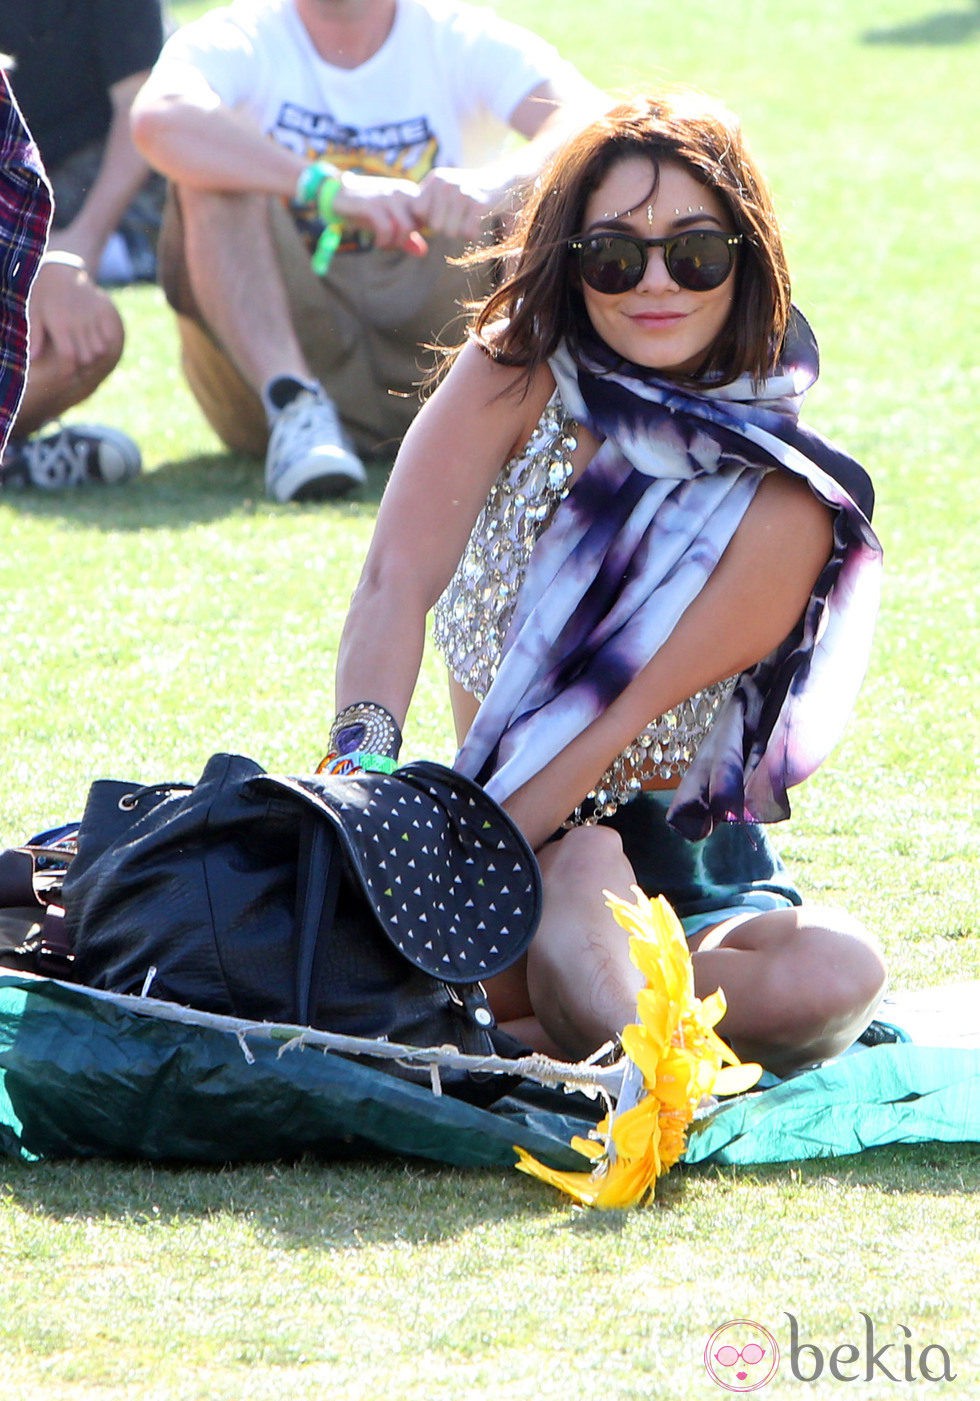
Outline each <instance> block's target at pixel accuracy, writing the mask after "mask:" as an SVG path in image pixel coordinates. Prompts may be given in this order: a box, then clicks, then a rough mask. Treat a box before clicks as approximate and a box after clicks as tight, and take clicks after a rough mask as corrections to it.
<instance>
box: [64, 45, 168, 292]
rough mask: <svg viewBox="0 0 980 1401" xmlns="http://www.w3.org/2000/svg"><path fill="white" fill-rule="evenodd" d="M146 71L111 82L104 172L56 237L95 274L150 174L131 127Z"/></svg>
mask: <svg viewBox="0 0 980 1401" xmlns="http://www.w3.org/2000/svg"><path fill="white" fill-rule="evenodd" d="M146 76H147V74H146V72H142V73H132V74H130V76H129V77H127V78H123V79H121V80H120V81H119V82H118V83H113V85H112V86H111V87H110V89H109V97H110V99H111V102H112V122H111V125H110V127H109V131H108V133H107V136H106V143H105V150H104V153H103V157H102V164H101V166H100V167H99V173H98V175H97V176H96V178H95V181H94V183H93V185H92V188H91V189H90V190H89V192H88V194H87V196H86V197H85V202H84V204H83V205H82V207H81V209H80V210H79V211H78V214H77V215H76V216H75V218H74V219H73V220H72V221H71V223H70V224H66V225H65V227H64V228H61V229H58V230H56V231H55V232H53V233H52V236H51V246H52V248H59V249H64V250H65V251H68V252H71V253H77V254H78V255H79V257H80V258H81V259H82V261H83V262H84V263H85V265H86V267H87V268H89V269H91V270H92V273H93V276H94V273H95V270H96V269H97V268H98V265H99V259H100V258H101V256H102V250H103V248H104V247H105V245H106V243H107V241H108V239H109V236H110V235H111V234H112V233H113V231H114V230H115V229H116V228H117V227H118V225H119V220H120V218H121V217H122V214H123V211H124V210H125V209H126V207H127V206H128V204H129V202H130V200H131V199H132V198H133V196H134V195H135V194H136V193H137V191H138V190H139V188H140V186H141V185H142V184H143V181H144V180H145V179H146V177H147V175H148V174H149V166H148V165H147V163H146V161H145V160H144V159H143V157H142V156H141V155H140V154H139V152H138V151H137V150H136V148H135V146H134V145H133V140H132V136H131V135H130V129H129V118H130V110H131V108H132V105H133V99H134V98H135V96H136V94H137V92H138V91H139V89H140V87H141V86H142V84H143V81H144V79H145V78H146Z"/></svg>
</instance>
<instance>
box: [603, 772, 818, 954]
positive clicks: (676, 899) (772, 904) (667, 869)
mask: <svg viewBox="0 0 980 1401" xmlns="http://www.w3.org/2000/svg"><path fill="white" fill-rule="evenodd" d="M673 796H674V795H673V792H669V791H668V792H644V793H640V794H639V795H638V796H637V797H636V798H634V799H633V801H632V802H629V803H626V804H625V805H624V806H623V807H621V808H619V809H618V810H617V811H616V812H615V813H614V814H613V815H612V817H604V818H603V819H602V825H603V826H608V827H613V828H615V830H616V831H617V832H618V833H619V834H620V836H621V837H622V840H623V849H624V851H625V852H626V856H627V859H628V860H629V862H630V864H631V865H632V867H633V870H634V872H635V873H636V883H637V885H639V886H640V888H641V889H642V890H644V891H645V892H646V894H647V895H651V896H652V895H663V896H665V897H666V899H667V900H669V902H670V904H671V905H672V906H673V907H674V909H675V911H676V912H677V915H678V918H679V919H680V921H681V924H682V925H683V926H684V932H685V933H686V934H687V937H688V938H689V939H690V938H691V937H692V936H693V935H695V934H700V933H701V931H702V930H704V929H709V928H711V927H712V926H713V925H716V924H720V923H721V922H722V921H723V920H728V919H738V918H743V919H751V918H752V916H753V915H756V914H762V913H764V912H765V911H767V910H784V909H791V908H792V907H793V906H795V905H800V904H802V903H803V900H802V896H801V895H800V893H799V891H798V890H797V889H796V887H795V886H794V885H793V883H792V881H791V880H790V879H789V877H788V876H787V874H786V869H785V867H784V866H783V863H782V861H781V860H780V859H779V856H778V855H777V854H776V852H775V851H774V850H773V848H772V845H771V844H770V842H769V838H768V837H767V836H766V833H765V831H764V829H763V828H762V827H760V826H759V825H758V824H757V823H752V822H721V823H719V824H718V825H717V826H716V827H715V829H714V831H713V832H712V833H711V835H710V836H708V837H705V839H704V840H703V841H700V842H689V841H688V840H687V839H686V838H685V837H682V836H681V835H680V833H678V832H675V831H674V829H673V827H669V826H668V825H667V809H668V807H669V806H670V802H671V799H672V798H673Z"/></svg>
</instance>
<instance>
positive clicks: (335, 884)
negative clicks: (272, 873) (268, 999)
mask: <svg viewBox="0 0 980 1401" xmlns="http://www.w3.org/2000/svg"><path fill="white" fill-rule="evenodd" d="M342 874H343V858H342V856H341V853H340V851H339V849H338V845H337V839H336V835H335V833H334V830H333V828H332V827H331V826H329V825H328V824H327V823H326V822H323V821H320V820H319V819H318V818H317V817H316V816H314V814H313V813H309V814H304V818H303V823H302V826H301V829H300V849H299V863H298V868H297V882H296V930H297V946H296V971H295V979H296V982H295V989H294V991H295V1000H296V1019H297V1021H298V1022H299V1023H300V1025H301V1026H308V1025H310V1020H311V1015H312V1014H311V1010H310V1003H311V999H312V989H313V968H314V963H315V960H316V951H317V941H318V939H319V935H320V931H321V929H328V928H329V927H330V926H331V925H332V924H333V919H334V914H335V912H336V909H337V897H338V895H339V893H340V881H341V875H342Z"/></svg>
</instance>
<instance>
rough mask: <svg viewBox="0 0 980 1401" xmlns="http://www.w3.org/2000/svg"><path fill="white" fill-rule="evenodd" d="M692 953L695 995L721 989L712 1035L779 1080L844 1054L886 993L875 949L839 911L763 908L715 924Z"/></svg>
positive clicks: (699, 938)
mask: <svg viewBox="0 0 980 1401" xmlns="http://www.w3.org/2000/svg"><path fill="white" fill-rule="evenodd" d="M691 947H692V949H693V964H694V988H695V991H696V992H697V994H698V996H699V997H706V996H707V995H708V993H711V992H714V990H715V989H716V988H718V987H720V988H722V990H723V991H724V993H725V999H726V1001H727V1003H728V1011H727V1012H726V1014H725V1017H724V1020H723V1021H722V1022H721V1023H719V1026H718V1028H717V1030H718V1031H719V1033H720V1034H721V1035H722V1036H724V1037H725V1039H726V1040H727V1041H729V1042H730V1043H731V1045H732V1047H733V1048H734V1050H735V1051H736V1052H737V1053H738V1055H739V1056H740V1057H741V1058H742V1059H743V1060H757V1061H760V1062H761V1063H762V1064H763V1065H764V1066H765V1067H766V1069H767V1070H771V1071H773V1073H774V1074H777V1075H785V1074H786V1073H787V1072H788V1071H791V1070H798V1069H799V1068H800V1067H801V1066H803V1065H809V1064H812V1063H813V1062H814V1061H819V1060H826V1059H828V1058H829V1057H830V1056H836V1055H839V1054H840V1052H841V1051H843V1050H846V1048H847V1047H848V1046H849V1045H851V1043H852V1042H853V1041H854V1040H855V1038H856V1037H858V1036H859V1035H860V1034H861V1032H862V1031H863V1030H864V1028H865V1027H866V1026H867V1024H868V1022H869V1021H870V1019H871V1015H872V1013H873V1011H874V1008H875V1006H876V1005H877V1003H878V1000H879V999H880V997H881V994H882V992H883V991H884V988H885V982H886V974H885V964H884V960H883V958H882V955H881V952H880V950H879V948H878V946H877V944H876V943H875V941H874V940H873V939H872V938H871V937H870V935H868V933H867V932H866V931H865V930H864V929H863V928H862V927H861V925H859V924H858V922H857V921H856V920H852V919H850V918H848V916H846V915H844V914H842V913H841V912H840V911H837V910H824V909H819V908H816V907H814V908H808V907H807V906H805V905H803V906H800V907H799V908H795V909H786V910H772V911H768V912H766V913H765V914H759V915H755V916H753V917H752V918H751V919H748V920H745V921H743V922H741V923H736V924H734V926H733V925H732V924H730V923H726V924H720V925H716V926H715V927H714V928H713V929H709V930H706V931H704V932H703V933H701V934H699V935H697V936H695V938H694V939H692V940H691Z"/></svg>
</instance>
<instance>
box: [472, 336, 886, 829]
mask: <svg viewBox="0 0 980 1401" xmlns="http://www.w3.org/2000/svg"><path fill="white" fill-rule="evenodd" d="M817 368H818V357H817V348H816V343H815V341H814V339H813V335H812V333H811V331H810V328H809V326H807V324H806V322H805V321H804V320H803V318H802V317H801V316H800V315H799V314H798V313H797V314H796V315H795V316H794V320H793V323H792V327H791V332H790V335H789V336H788V337H787V343H786V348H785V351H784V354H783V358H782V361H781V363H780V365H779V367H778V368H777V370H776V372H775V373H774V374H773V376H772V378H771V379H769V380H768V381H767V382H766V383H765V384H764V385H763V386H762V387H761V389H759V390H756V389H754V388H753V385H752V382H751V380H750V379H749V378H748V377H747V376H746V377H744V378H741V379H739V380H737V381H735V382H734V383H732V384H725V385H719V386H715V387H710V386H709V387H707V388H705V389H703V390H701V391H699V392H697V393H694V392H690V391H688V390H685V389H681V388H679V387H678V386H677V385H675V384H672V383H670V382H669V381H666V380H664V379H660V378H658V377H657V376H656V375H655V374H654V373H653V372H651V371H644V370H641V369H638V368H637V367H636V366H632V365H626V364H624V362H623V361H621V360H618V359H616V358H615V357H613V356H612V354H611V352H609V351H608V350H607V349H606V347H605V346H602V345H600V344H598V343H596V344H592V345H590V346H589V347H587V348H586V349H585V351H584V352H580V353H579V354H578V356H577V363H576V360H573V358H572V356H571V355H570V353H569V351H568V349H567V347H562V348H560V350H559V352H558V354H556V356H555V357H554V359H553V361H552V369H553V371H554V375H555V379H556V381H557V384H558V388H559V391H560V394H561V398H562V400H563V402H564V404H565V407H566V409H567V410H568V412H569V413H570V414H571V415H572V416H573V417H574V418H575V419H576V420H577V421H578V422H580V423H583V424H585V425H587V426H588V427H589V428H590V429H591V431H592V432H593V433H594V434H595V435H596V436H597V437H598V438H599V439H600V440H601V442H602V445H601V447H600V448H599V451H598V452H597V453H596V455H595V456H594V458H593V459H592V461H591V463H590V464H589V466H588V468H587V469H586V470H585V472H583V473H582V475H581V476H580V477H579V479H578V480H577V481H576V482H575V483H574V485H573V487H572V489H571V491H570V492H569V494H568V496H567V497H566V498H565V500H564V501H563V502H562V504H561V505H560V506H559V507H558V509H557V511H556V512H555V515H554V517H553V519H552V521H551V523H550V525H549V526H548V528H547V530H546V531H545V532H544V534H543V535H542V537H541V539H540V540H539V542H538V544H537V545H536V546H535V550H534V554H533V557H532V559H531V563H530V566H529V569H528V572H527V576H526V579H525V582H524V584H523V586H522V588H521V591H520V594H519V596H518V600H517V606H516V609H515V612H514V616H513V619H512V621H511V625H510V628H509V631H508V634H507V637H506V639H505V643H504V648H503V654H502V657H501V660H500V666H499V669H498V672H497V675H496V678H495V680H494V682H493V685H492V686H491V688H490V690H489V692H488V694H487V696H486V698H485V700H484V702H483V704H482V705H481V707H480V710H479V712H478V714H477V717H476V719H475V721H474V723H473V726H472V728H471V730H470V732H469V734H468V735H467V737H466V740H465V742H464V744H463V746H462V748H461V750H460V752H459V755H458V756H457V760H456V763H457V767H458V768H459V769H460V770H461V771H462V772H463V773H465V774H468V775H470V776H473V777H476V778H478V779H479V780H480V781H482V782H483V783H485V785H486V788H487V791H488V792H490V793H491V794H492V795H493V796H494V797H495V798H497V799H498V801H503V800H505V799H506V798H507V797H508V796H509V795H510V794H512V793H514V792H515V791H516V790H517V789H518V788H520V787H521V786H522V785H523V784H524V783H526V782H527V781H528V780H529V779H530V778H532V777H533V776H534V775H535V774H536V773H538V772H540V771H541V770H542V769H543V768H544V767H545V766H546V765H547V764H548V763H549V761H550V760H551V759H552V758H554V757H555V755H556V754H558V753H559V752H560V751H561V750H562V749H563V748H564V747H565V746H566V745H567V744H569V743H570V742H571V741H572V740H574V739H575V738H576V736H577V735H579V734H581V733H582V732H583V731H584V730H585V729H586V727H587V726H588V725H589V724H590V723H591V722H592V721H593V720H594V719H595V718H596V717H597V716H599V715H601V714H602V713H603V712H604V711H605V709H606V708H607V707H608V706H609V704H610V703H611V702H612V701H613V700H614V699H615V697H616V696H618V695H619V694H620V693H621V692H622V691H623V690H624V689H625V687H626V686H628V685H629V683H630V682H631V681H632V680H633V678H634V677H636V676H637V675H638V673H639V672H640V671H641V670H642V668H643V667H644V666H645V665H646V663H647V662H648V661H649V660H650V659H651V657H653V656H654V654H655V653H656V652H657V651H658V650H659V648H660V647H661V646H662V645H663V643H664V642H665V640H666V639H667V637H668V636H669V635H670V633H671V631H672V630H673V628H674V626H675V625H676V623H677V620H678V619H679V618H680V616H681V614H682V613H683V612H684V610H685V608H686V607H687V606H688V604H689V603H690V602H691V601H692V599H694V598H695V597H696V596H697V595H698V593H699V592H700V591H701V589H702V588H703V587H704V584H705V581H706V579H707V578H708V576H709V574H710V573H711V571H712V570H713V569H714V567H715V565H716V564H717V562H718V560H719V558H720V556H721V554H722V552H723V551H724V549H725V546H726V545H727V544H728V542H729V540H731V538H732V536H733V535H734V533H735V531H736V530H737V528H738V525H739V523H740V521H741V520H742V517H743V515H744V514H745V512H746V510H747V509H748V506H749V505H750V503H751V501H752V498H753V496H754V494H755V491H756V488H757V487H758V485H759V482H760V481H761V480H762V478H763V476H764V475H765V473H766V471H767V470H770V469H773V468H775V469H777V470H786V471H789V472H792V473H794V474H795V475H796V476H799V477H802V478H804V479H805V480H806V481H807V482H809V484H810V486H811V487H812V489H813V490H814V492H815V493H816V494H817V495H818V496H819V497H820V498H821V499H822V500H824V501H826V502H827V503H828V504H829V505H830V506H832V507H833V508H834V549H833V553H832V556H831V558H830V560H829V561H828V563H827V565H826V567H825V568H824V569H823V571H822V572H821V574H820V577H819V579H818V580H817V582H816V584H815V586H814V589H813V592H812V594H811V595H810V600H809V603H808V605H807V607H806V610H805V612H804V615H803V618H802V619H801V621H800V623H799V625H798V626H797V627H796V629H795V630H794V631H793V633H792V634H791V635H790V636H789V637H787V638H786V639H785V641H784V642H782V643H781V644H780V646H778V647H777V648H776V649H775V650H774V651H773V652H772V653H770V655H769V656H768V657H766V658H764V659H763V660H762V661H761V662H759V663H758V664H757V665H756V666H753V667H751V668H749V670H747V671H745V672H743V673H742V674H741V676H739V678H738V680H737V683H736V685H735V688H734V691H733V692H732V694H731V696H730V698H729V699H728V701H727V702H726V703H725V704H724V706H723V707H722V709H721V710H720V711H719V713H718V715H717V717H716V719H715V722H714V724H713V726H712V728H711V730H710V732H709V734H708V736H707V738H706V739H705V741H704V742H703V744H702V745H701V748H700V750H699V751H698V753H697V755H696V757H695V759H694V762H693V763H692V764H691V766H690V768H689V769H688V771H687V773H686V774H685V775H684V778H683V779H682V781H681V784H680V787H679V788H678V790H677V793H676V796H675V799H674V802H673V803H672V805H671V809H670V814H669V820H670V821H671V823H672V825H673V826H674V827H675V828H676V829H677V830H678V831H680V832H682V833H683V834H684V835H685V836H687V837H689V838H690V839H692V840H695V839H698V838H700V837H704V836H706V835H707V834H708V832H710V831H711V829H712V827H713V825H714V824H715V823H716V822H719V821H729V822H732V821H734V822H750V821H752V822H774V821H779V820H781V819H782V818H785V817H787V816H788V815H789V802H788V800H787V796H786V790H787V788H789V787H792V786H793V785H794V784H796V783H799V782H801V781H802V780H803V779H804V778H806V777H808V776H809V775H810V774H811V773H813V771H814V769H816V768H817V766H818V765H819V764H820V763H821V762H822V761H823V759H824V758H825V757H826V756H827V754H828V753H829V751H830V749H831V748H832V747H833V745H834V744H835V743H836V742H837V740H838V739H839V737H840V734H841V732H842V729H843V726H844V724H845V722H846V719H847V716H848V714H849V712H850V710H851V707H852V705H853V702H854V698H855V696H856V694H857V691H858V688H859V686H860V684H861V681H862V678H863V675H864V671H865V668H866V665H867V659H868V653H869V647H870V642H871V635H872V630H873V626H874V618H875V614H876V611H877V603H878V593H879V575H880V562H881V548H880V546H879V543H878V540H877V538H876V536H875V534H874V532H873V530H872V529H871V526H870V524H869V520H868V517H869V515H870V512H871V506H872V502H873V493H872V490H871V483H870V480H869V478H868V476H867V474H866V473H865V472H864V470H863V469H862V468H861V467H860V466H859V465H858V463H856V462H855V461H853V459H851V458H849V457H846V456H845V455H844V454H843V453H840V452H839V451H837V449H835V448H834V447H832V446H831V445H830V444H829V443H828V442H827V441H826V440H825V439H823V438H821V437H820V436H819V435H818V434H817V433H814V432H813V431H812V430H809V429H807V428H804V427H802V426H801V425H800V424H799V423H798V421H797V419H798V413H799V407H800V402H801V400H802V396H803V393H804V392H805V390H806V389H808V388H809V387H810V385H812V384H813V382H814V380H815V379H816V377H817ZM584 796H585V795H584V794H583V797H584Z"/></svg>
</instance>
